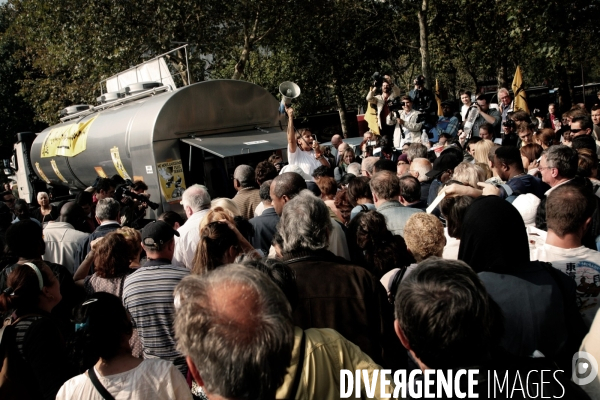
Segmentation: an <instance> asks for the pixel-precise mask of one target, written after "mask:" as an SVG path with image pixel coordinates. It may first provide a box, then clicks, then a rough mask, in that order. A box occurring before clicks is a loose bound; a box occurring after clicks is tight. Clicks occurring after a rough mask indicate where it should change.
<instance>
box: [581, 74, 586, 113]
mask: <svg viewBox="0 0 600 400" xmlns="http://www.w3.org/2000/svg"><path fill="white" fill-rule="evenodd" d="M581 95H582V96H583V106H584V107H585V82H584V81H583V64H581Z"/></svg>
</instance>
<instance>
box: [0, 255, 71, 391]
mask: <svg viewBox="0 0 600 400" xmlns="http://www.w3.org/2000/svg"><path fill="white" fill-rule="evenodd" d="M7 285H8V287H7V288H6V289H5V290H4V291H3V292H2V293H1V294H0V311H1V312H2V313H3V315H6V314H9V315H10V316H9V319H8V322H9V324H8V325H6V326H4V327H3V328H2V332H1V333H2V335H0V338H1V340H2V345H4V344H6V345H7V346H8V347H9V348H10V347H12V348H13V349H14V347H15V345H16V348H17V350H18V352H17V353H16V354H15V357H21V358H22V359H23V360H24V361H25V363H24V364H25V368H27V369H28V371H27V372H28V373H27V374H23V375H25V376H23V377H22V378H24V379H23V381H21V382H19V383H18V384H17V385H16V386H15V387H13V394H14V395H16V396H17V397H15V398H22V399H27V398H35V399H54V398H55V397H56V393H58V390H59V389H60V387H61V386H62V384H63V383H64V382H65V381H66V380H68V379H69V378H71V377H72V376H73V375H74V371H73V369H72V367H71V366H70V365H69V364H68V362H67V361H66V360H67V349H66V346H65V342H64V339H63V337H62V335H61V333H60V330H59V329H58V327H57V325H56V324H55V322H54V321H53V318H52V317H51V315H50V312H51V311H52V309H53V308H54V307H55V306H56V305H57V304H58V303H59V302H60V300H61V299H62V296H61V294H60V283H59V281H58V279H57V278H56V277H55V276H54V274H53V273H52V270H51V269H50V267H48V265H46V263H44V262H43V261H40V260H38V261H33V262H25V263H23V264H19V265H17V266H16V267H15V268H14V269H13V270H12V272H11V273H10V275H9V276H8V280H7ZM10 342H12V343H10ZM11 345H12V346H11ZM13 365H15V364H13ZM19 375H21V374H19ZM18 379H20V378H18ZM8 398H12V397H11V396H10V395H9V397H8Z"/></svg>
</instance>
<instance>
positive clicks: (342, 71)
mask: <svg viewBox="0 0 600 400" xmlns="http://www.w3.org/2000/svg"><path fill="white" fill-rule="evenodd" d="M422 4H423V2H422V1H418V0H395V1H393V2H392V1H386V0H384V1H381V0H326V1H323V0H305V1H302V2H291V1H289V0H285V1H283V2H275V1H274V0H242V1H230V2H224V1H220V0H204V1H202V2H197V1H193V0H178V1H176V2H175V1H170V0H167V1H164V0H163V1H159V0H138V1H135V2H134V1H133V0H97V1H94V2H75V1H73V0H8V2H7V3H5V4H4V5H2V6H0V55H1V56H2V58H1V59H0V82H1V83H0V94H2V96H1V97H0V111H2V115H1V118H0V124H1V125H0V128H1V129H2V132H5V133H4V135H5V136H4V137H3V138H2V139H1V140H3V141H7V140H8V136H6V135H9V136H10V135H12V134H14V133H15V132H16V131H18V130H27V129H28V128H29V129H39V125H40V124H52V123H55V122H57V119H58V114H57V113H58V111H59V110H60V109H61V108H63V107H65V106H68V105H72V104H80V103H87V104H93V103H94V101H95V98H96V97H97V96H98V95H99V94H100V86H99V85H98V83H99V82H100V81H101V80H102V79H105V78H107V77H109V76H111V75H114V74H115V73H117V72H119V71H122V70H124V69H127V68H129V67H130V66H132V65H136V64H139V63H140V62H142V61H144V59H146V58H149V57H152V56H155V55H157V54H160V53H163V52H166V51H168V50H170V49H172V48H175V47H177V46H178V45H180V44H182V43H188V44H189V47H188V50H189V65H190V72H191V80H192V82H196V81H201V80H205V79H216V78H225V79H228V78H233V79H244V80H248V81H252V82H254V83H256V84H259V85H261V86H263V87H265V88H267V89H268V90H269V91H271V92H272V93H273V94H277V93H278V91H277V87H278V85H279V83H280V82H282V81H286V80H292V81H295V82H297V83H298V84H299V85H300V86H301V88H302V91H303V95H302V97H301V99H300V100H299V102H298V103H297V108H298V110H299V112H301V113H304V114H311V113H315V112H320V111H328V110H337V111H339V112H340V114H341V115H342V116H343V113H344V112H345V111H346V110H347V109H350V108H354V107H360V106H364V105H365V100H364V97H365V95H366V93H367V90H368V87H369V85H370V80H371V79H370V76H371V75H372V74H373V73H374V72H375V71H379V72H381V73H387V74H390V75H392V76H393V77H394V79H395V81H396V83H397V84H398V86H399V87H400V88H401V90H402V91H408V90H409V89H410V86H411V82H412V79H413V78H414V76H415V75H417V74H419V73H422V71H421V69H422V68H421V59H422V58H421V54H420V53H419V47H420V43H419V42H420V37H419V23H418V16H419V10H420V9H421V7H422ZM599 7H600V0H591V1H590V0H585V1H584V0H548V1H543V2H541V1H537V0H519V1H517V0H505V1H502V2H498V1H496V2H472V1H469V0H428V1H427V12H426V13H425V14H422V16H424V17H426V22H427V30H428V32H427V38H428V50H429V52H428V56H429V60H430V62H429V64H430V70H431V71H430V75H431V78H430V79H429V82H428V85H429V86H433V84H434V83H435V79H438V80H439V82H440V84H441V86H442V87H443V88H446V89H450V90H448V91H447V93H448V95H450V96H451V97H452V96H454V95H455V94H457V91H458V89H460V88H465V89H470V90H472V91H476V90H477V89H478V88H479V86H480V85H481V82H485V81H497V82H498V83H499V84H501V85H509V84H510V82H511V80H512V74H513V73H514V70H515V68H516V66H517V65H520V66H521V68H522V70H523V71H524V80H525V82H526V83H527V84H528V85H529V86H533V85H539V84H546V85H549V86H553V87H555V86H558V87H560V88H561V95H562V96H563V101H564V102H565V105H568V103H569V101H570V99H569V95H570V93H569V88H571V87H572V86H573V85H576V84H580V83H581V72H582V70H583V73H584V79H586V81H593V80H596V79H599V78H600V67H598V65H600V63H599V62H598V61H600V60H599V58H600V51H599V50H600V48H599V47H600V42H599V41H598V40H597V37H598V33H599V32H598V31H599V29H600V28H599V27H598V25H597V24H596V23H595V22H596V21H595V19H594V18H592V16H594V15H599V14H600V13H599V11H600V10H599ZM170 58H171V61H173V62H174V64H173V65H174V67H173V68H174V71H173V72H174V73H176V72H178V71H183V70H184V68H185V67H184V65H185V62H184V61H185V60H184V59H183V55H182V54H175V55H171V57H170ZM36 124H37V125H36ZM8 141H10V140H8Z"/></svg>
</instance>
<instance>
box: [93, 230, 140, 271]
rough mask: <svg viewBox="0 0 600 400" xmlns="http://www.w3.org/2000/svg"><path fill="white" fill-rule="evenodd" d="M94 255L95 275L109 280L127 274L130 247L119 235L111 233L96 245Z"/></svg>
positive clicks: (129, 261)
mask: <svg viewBox="0 0 600 400" xmlns="http://www.w3.org/2000/svg"><path fill="white" fill-rule="evenodd" d="M94 253H95V255H94V266H95V270H96V272H95V274H96V275H98V276H99V277H100V278H105V279H110V278H116V277H119V276H122V275H125V274H127V273H128V272H129V264H130V263H131V259H132V258H133V254H132V253H131V245H130V244H129V242H128V240H127V239H126V238H125V236H123V235H122V234H121V233H118V232H111V233H109V234H108V235H106V236H104V238H103V239H102V240H101V241H100V242H99V243H98V244H97V246H96V249H95V252H94Z"/></svg>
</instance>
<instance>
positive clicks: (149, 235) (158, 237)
mask: <svg viewBox="0 0 600 400" xmlns="http://www.w3.org/2000/svg"><path fill="white" fill-rule="evenodd" d="M173 236H179V232H177V231H176V230H175V229H173V228H172V227H171V225H169V224H167V223H166V222H164V221H154V222H150V223H149V224H148V225H146V226H145V227H144V228H143V229H142V243H143V244H144V246H148V247H154V246H157V245H158V246H161V245H163V244H165V243H167V242H168V241H169V240H171V239H173Z"/></svg>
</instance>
